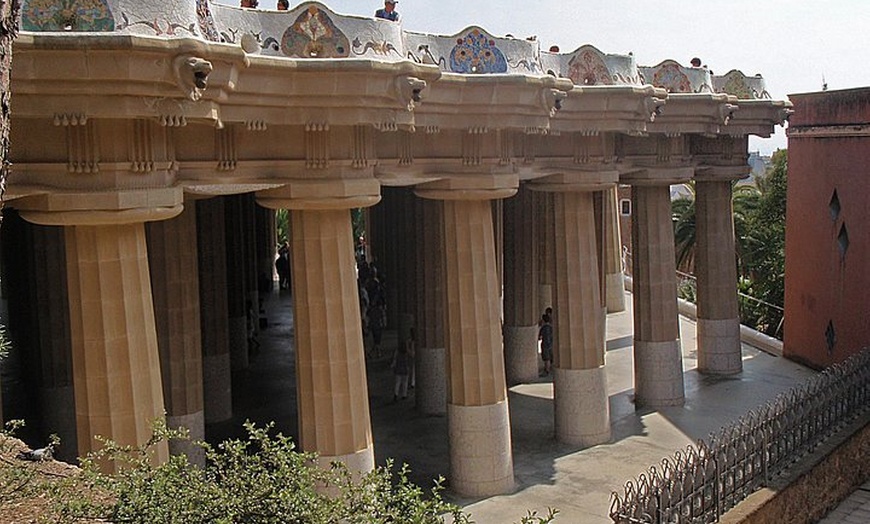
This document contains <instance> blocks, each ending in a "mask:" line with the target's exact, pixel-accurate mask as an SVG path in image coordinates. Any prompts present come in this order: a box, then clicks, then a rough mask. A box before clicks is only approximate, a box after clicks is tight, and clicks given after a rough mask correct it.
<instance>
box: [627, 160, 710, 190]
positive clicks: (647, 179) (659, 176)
mask: <svg viewBox="0 0 870 524" xmlns="http://www.w3.org/2000/svg"><path fill="white" fill-rule="evenodd" d="M694 175H695V166H693V165H685V164H679V165H667V164H663V165H655V166H642V165H637V166H631V167H627V168H626V169H624V170H620V173H619V182H620V183H621V184H630V185H632V186H667V185H673V184H682V183H685V182H688V181H689V180H691V179H692V178H693V177H694Z"/></svg>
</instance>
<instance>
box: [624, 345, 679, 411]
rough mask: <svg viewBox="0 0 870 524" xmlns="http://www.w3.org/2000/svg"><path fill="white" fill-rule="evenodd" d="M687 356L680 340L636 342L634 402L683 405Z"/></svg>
mask: <svg viewBox="0 0 870 524" xmlns="http://www.w3.org/2000/svg"><path fill="white" fill-rule="evenodd" d="M685 401H686V393H685V388H684V386H683V358H682V351H681V348H680V340H679V339H677V340H669V341H667V342H646V341H643V340H637V339H635V341H634V403H635V406H636V407H650V408H661V407H667V406H682V405H683V404H684V403H685Z"/></svg>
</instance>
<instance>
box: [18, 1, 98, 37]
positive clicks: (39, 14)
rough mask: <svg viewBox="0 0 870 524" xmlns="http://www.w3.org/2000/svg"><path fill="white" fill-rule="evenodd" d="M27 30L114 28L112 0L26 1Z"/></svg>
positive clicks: (23, 13)
mask: <svg viewBox="0 0 870 524" xmlns="http://www.w3.org/2000/svg"><path fill="white" fill-rule="evenodd" d="M21 28H22V29H24V30H25V31H114V30H115V17H114V15H112V10H111V9H110V8H109V2H108V0H26V1H25V2H24V5H23V6H22V7H21Z"/></svg>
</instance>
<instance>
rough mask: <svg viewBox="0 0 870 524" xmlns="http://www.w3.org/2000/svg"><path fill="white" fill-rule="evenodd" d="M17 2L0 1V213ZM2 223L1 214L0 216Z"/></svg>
mask: <svg viewBox="0 0 870 524" xmlns="http://www.w3.org/2000/svg"><path fill="white" fill-rule="evenodd" d="M19 7H20V5H19V1H18V0H0V211H2V209H3V201H4V196H5V193H6V177H7V175H8V174H9V129H10V128H11V126H12V106H11V98H12V93H11V90H10V86H11V77H12V41H13V40H14V39H15V36H16V35H17V34H18V10H19ZM0 221H2V214H0Z"/></svg>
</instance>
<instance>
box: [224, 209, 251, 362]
mask: <svg viewBox="0 0 870 524" xmlns="http://www.w3.org/2000/svg"><path fill="white" fill-rule="evenodd" d="M244 215H245V204H244V196H243V195H232V196H228V197H224V217H225V219H226V224H225V226H226V259H227V285H226V293H227V326H228V327H229V346H230V363H231V364H232V368H233V371H239V370H244V369H247V368H248V364H249V359H248V325H247V311H246V308H245V300H247V294H246V289H245V288H246V286H245V282H246V280H247V279H246V267H247V265H246V264H245V257H246V254H247V242H246V241H245V233H246V230H245V228H244V223H245V221H244Z"/></svg>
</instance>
